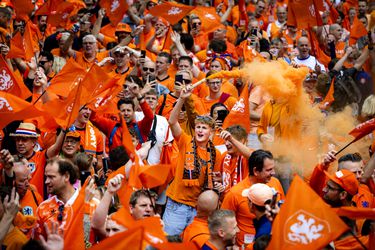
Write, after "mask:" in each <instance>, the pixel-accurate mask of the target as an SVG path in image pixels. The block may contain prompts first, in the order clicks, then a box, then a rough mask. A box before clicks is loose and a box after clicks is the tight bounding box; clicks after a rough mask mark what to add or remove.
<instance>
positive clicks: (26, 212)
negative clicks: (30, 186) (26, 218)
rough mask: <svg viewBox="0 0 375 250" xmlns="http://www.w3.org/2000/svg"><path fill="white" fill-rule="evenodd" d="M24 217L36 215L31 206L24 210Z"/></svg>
mask: <svg viewBox="0 0 375 250" xmlns="http://www.w3.org/2000/svg"><path fill="white" fill-rule="evenodd" d="M22 214H23V215H34V212H33V208H32V207H30V206H25V207H23V208H22Z"/></svg>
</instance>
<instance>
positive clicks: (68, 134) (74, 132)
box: [66, 131, 81, 140]
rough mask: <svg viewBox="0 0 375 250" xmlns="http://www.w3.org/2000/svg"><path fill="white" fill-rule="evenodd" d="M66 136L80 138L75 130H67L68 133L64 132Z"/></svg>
mask: <svg viewBox="0 0 375 250" xmlns="http://www.w3.org/2000/svg"><path fill="white" fill-rule="evenodd" d="M66 137H73V138H75V139H77V140H79V139H80V138H81V134H80V133H79V132H77V131H69V132H68V133H66Z"/></svg>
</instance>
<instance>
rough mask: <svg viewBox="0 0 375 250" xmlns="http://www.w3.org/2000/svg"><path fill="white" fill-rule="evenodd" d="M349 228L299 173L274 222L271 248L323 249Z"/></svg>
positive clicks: (269, 247) (286, 249)
mask: <svg viewBox="0 0 375 250" xmlns="http://www.w3.org/2000/svg"><path fill="white" fill-rule="evenodd" d="M348 229H349V228H348V227H347V226H346V224H345V223H344V222H343V221H342V220H341V219H340V218H339V217H338V216H337V214H336V213H335V212H334V211H333V209H332V208H331V207H330V206H329V205H327V204H326V203H325V202H324V201H323V200H322V199H321V198H320V197H319V195H317V194H316V193H315V192H314V191H313V190H312V189H311V188H310V187H309V185H308V184H307V183H305V182H304V181H303V180H302V179H301V178H300V177H299V176H298V175H296V176H295V177H294V180H293V182H292V184H291V186H290V189H289V191H288V194H287V195H286V200H285V203H284V204H283V205H282V206H281V209H280V213H279V214H278V215H277V216H276V218H275V221H274V223H273V225H272V239H271V242H270V244H269V245H268V247H267V249H285V250H288V249H304V250H313V249H321V248H323V247H325V246H326V245H328V244H329V242H331V241H332V240H334V239H336V238H337V237H339V236H340V235H341V234H342V233H344V232H345V231H347V230H348Z"/></svg>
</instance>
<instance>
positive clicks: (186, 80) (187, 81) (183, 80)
mask: <svg viewBox="0 0 375 250" xmlns="http://www.w3.org/2000/svg"><path fill="white" fill-rule="evenodd" d="M175 83H177V85H182V83H184V84H191V80H189V79H182V82H175Z"/></svg>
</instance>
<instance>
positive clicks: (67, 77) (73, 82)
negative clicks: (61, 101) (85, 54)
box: [48, 58, 87, 97]
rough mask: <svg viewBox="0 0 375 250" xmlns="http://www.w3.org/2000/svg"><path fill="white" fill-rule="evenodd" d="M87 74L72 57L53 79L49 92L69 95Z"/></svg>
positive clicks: (63, 95) (64, 95)
mask: <svg viewBox="0 0 375 250" xmlns="http://www.w3.org/2000/svg"><path fill="white" fill-rule="evenodd" d="M86 74H87V72H86V70H85V69H84V68H83V67H81V65H79V64H78V63H77V62H76V61H74V59H73V58H70V59H69V60H68V61H67V62H66V64H65V66H64V67H63V68H62V69H61V71H60V72H59V73H58V74H57V75H56V76H55V77H54V78H52V80H51V85H50V86H49V87H48V92H51V93H54V94H56V95H58V96H62V97H68V95H69V93H70V92H71V91H72V90H73V89H74V88H75V87H76V86H77V85H78V83H79V82H80V81H82V80H83V78H84V77H85V75H86Z"/></svg>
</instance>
